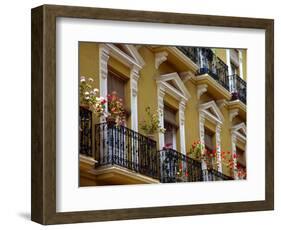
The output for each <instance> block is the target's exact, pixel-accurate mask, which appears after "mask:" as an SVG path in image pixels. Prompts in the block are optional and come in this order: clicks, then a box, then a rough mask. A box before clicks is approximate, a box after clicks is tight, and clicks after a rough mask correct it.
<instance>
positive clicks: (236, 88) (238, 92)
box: [229, 74, 247, 104]
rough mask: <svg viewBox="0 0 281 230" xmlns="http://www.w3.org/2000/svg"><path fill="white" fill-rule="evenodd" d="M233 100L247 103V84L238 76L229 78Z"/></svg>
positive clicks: (234, 75)
mask: <svg viewBox="0 0 281 230" xmlns="http://www.w3.org/2000/svg"><path fill="white" fill-rule="evenodd" d="M229 81H230V91H231V93H232V99H233V100H236V99H239V100H240V101H242V102H244V103H245V104H246V103H247V83H246V82H245V81H244V80H243V79H242V78H241V77H239V75H237V74H233V75H230V76H229Z"/></svg>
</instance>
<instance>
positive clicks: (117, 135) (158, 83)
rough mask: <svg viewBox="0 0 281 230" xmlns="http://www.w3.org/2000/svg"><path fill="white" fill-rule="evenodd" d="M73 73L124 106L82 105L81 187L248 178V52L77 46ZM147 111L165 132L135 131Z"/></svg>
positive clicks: (183, 48) (118, 45) (105, 45)
mask: <svg viewBox="0 0 281 230" xmlns="http://www.w3.org/2000/svg"><path fill="white" fill-rule="evenodd" d="M79 71H80V72H79V74H80V76H85V77H86V78H87V77H91V78H93V82H92V84H93V87H95V88H97V89H99V94H100V96H102V97H104V98H107V97H108V95H109V94H111V93H112V92H113V91H114V92H116V93H117V95H118V96H119V97H120V98H122V102H123V104H124V109H125V121H124V123H123V124H122V125H121V126H116V125H114V124H112V123H110V122H108V121H106V120H105V118H103V117H97V116H95V115H94V114H93V113H92V112H91V111H89V110H87V109H85V108H82V107H80V154H79V156H80V186H94V185H110V184H112V185H113V184H143V183H169V182H170V183H171V182H191V181H213V180H230V179H245V178H246V79H247V52H246V50H239V49H210V48H199V47H175V46H173V47H172V46H152V45H127V44H98V43H91V42H80V43H79ZM107 106H108V105H107V104H106V105H105V110H108V107H107ZM147 108H149V109H150V110H151V111H156V112H157V113H158V115H159V116H158V118H159V125H160V126H161V127H163V128H165V132H157V133H154V135H149V136H148V135H147V133H145V132H144V131H143V130H142V129H141V128H140V123H141V122H142V121H143V119H144V118H145V117H146V116H147ZM198 149H199V155H198Z"/></svg>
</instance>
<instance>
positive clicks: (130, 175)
mask: <svg viewBox="0 0 281 230" xmlns="http://www.w3.org/2000/svg"><path fill="white" fill-rule="evenodd" d="M92 141H93V140H92V112H91V111H89V110H87V109H84V108H82V107H80V154H81V155H80V170H81V167H82V168H83V169H84V171H83V170H82V171H80V173H82V174H83V175H86V178H87V179H90V178H91V179H90V180H94V182H93V184H95V185H102V184H138V183H139V184H141V183H142V184H143V183H159V182H161V183H175V182H194V181H217V180H230V179H231V178H230V177H227V176H225V175H224V174H222V173H219V172H217V171H216V170H214V169H212V170H207V171H202V167H201V162H200V161H197V160H194V159H192V158H190V157H188V156H186V155H184V154H182V153H180V152H177V151H176V150H173V149H163V150H160V151H157V147H156V146H157V143H156V141H154V140H152V139H150V138H148V137H146V136H144V135H142V134H140V133H137V132H135V131H133V130H131V129H129V128H127V127H124V126H116V125H115V124H114V123H111V122H106V123H101V124H96V125H95V151H94V153H92ZM81 157H82V158H81ZM81 160H82V161H81ZM93 167H94V170H93ZM85 170H86V171H85ZM82 174H81V175H82ZM93 184H91V182H89V185H93Z"/></svg>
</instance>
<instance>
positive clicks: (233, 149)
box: [231, 133, 239, 180]
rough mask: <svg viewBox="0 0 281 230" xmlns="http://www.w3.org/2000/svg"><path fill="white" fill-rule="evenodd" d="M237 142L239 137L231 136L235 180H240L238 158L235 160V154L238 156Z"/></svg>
mask: <svg viewBox="0 0 281 230" xmlns="http://www.w3.org/2000/svg"><path fill="white" fill-rule="evenodd" d="M236 142H237V137H236V134H234V133H232V134H231V143H232V159H233V169H232V170H233V176H234V179H235V180H238V179H239V178H238V173H237V158H234V154H236Z"/></svg>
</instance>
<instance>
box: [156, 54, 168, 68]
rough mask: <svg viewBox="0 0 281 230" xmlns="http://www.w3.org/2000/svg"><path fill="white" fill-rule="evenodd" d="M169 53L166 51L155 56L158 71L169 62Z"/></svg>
mask: <svg viewBox="0 0 281 230" xmlns="http://www.w3.org/2000/svg"><path fill="white" fill-rule="evenodd" d="M167 56H168V53H167V52H166V51H163V52H159V53H156V54H155V68H156V69H158V68H159V66H160V65H161V64H162V63H163V62H165V61H166V60H167Z"/></svg>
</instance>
